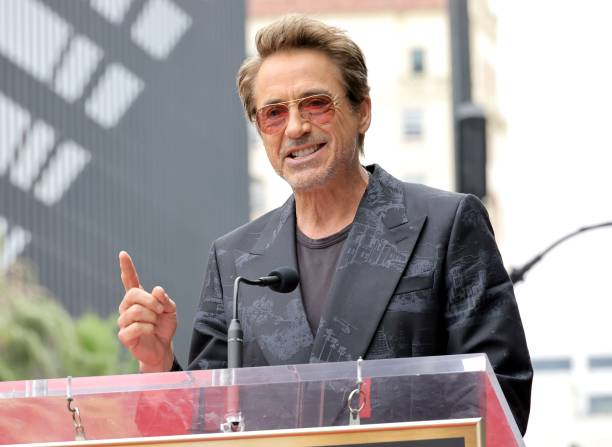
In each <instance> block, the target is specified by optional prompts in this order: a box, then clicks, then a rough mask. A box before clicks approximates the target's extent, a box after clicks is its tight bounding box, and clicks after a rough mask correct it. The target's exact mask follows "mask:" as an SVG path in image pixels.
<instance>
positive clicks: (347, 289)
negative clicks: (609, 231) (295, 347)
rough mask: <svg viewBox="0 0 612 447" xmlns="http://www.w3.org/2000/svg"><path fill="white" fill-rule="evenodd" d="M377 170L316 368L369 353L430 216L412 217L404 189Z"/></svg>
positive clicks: (333, 296)
mask: <svg viewBox="0 0 612 447" xmlns="http://www.w3.org/2000/svg"><path fill="white" fill-rule="evenodd" d="M381 171H382V170H381V169H380V168H379V167H376V168H375V171H374V173H373V174H372V176H371V177H370V182H369V185H368V188H367V190H366V194H365V195H364V197H363V199H362V201H361V203H360V205H359V208H358V210H357V214H356V216H355V220H354V222H353V226H352V228H351V231H350V232H349V235H348V237H347V239H346V241H345V242H344V248H343V250H342V254H341V255H340V259H339V262H338V265H337V267H336V273H335V275H334V279H333V281H332V286H331V290H330V293H329V295H328V300H327V303H326V305H325V308H324V310H323V315H322V317H321V322H320V324H319V329H318V331H317V334H316V336H315V340H314V345H313V347H312V352H311V354H310V362H327V361H349V360H355V359H357V358H359V357H360V356H365V353H366V351H367V349H368V346H369V345H370V343H371V341H372V338H373V337H374V335H375V333H376V329H377V327H378V325H379V323H380V320H381V319H382V317H383V315H384V313H385V311H386V309H387V305H388V303H389V300H390V298H391V296H392V294H393V291H394V290H395V287H396V285H397V283H398V281H399V279H400V277H401V276H402V272H404V270H405V267H406V264H407V263H408V260H409V259H410V256H411V254H412V251H413V249H414V246H415V245H416V242H417V240H418V237H419V234H420V233H421V229H422V227H423V224H424V223H425V220H426V216H424V215H422V216H408V213H407V210H406V208H405V205H404V197H403V193H402V191H401V186H400V185H397V183H396V182H397V181H396V180H394V179H393V178H392V177H391V176H389V175H388V174H387V173H386V172H384V171H382V172H381Z"/></svg>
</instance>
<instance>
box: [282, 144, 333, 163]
mask: <svg viewBox="0 0 612 447" xmlns="http://www.w3.org/2000/svg"><path fill="white" fill-rule="evenodd" d="M323 146H325V143H321V144H318V145H316V146H310V147H308V148H306V149H301V150H299V151H295V152H292V153H291V154H289V158H293V159H298V158H303V157H308V156H309V155H312V154H314V153H315V152H317V151H318V150H319V149H321V148H322V147H323Z"/></svg>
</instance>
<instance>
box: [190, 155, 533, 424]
mask: <svg viewBox="0 0 612 447" xmlns="http://www.w3.org/2000/svg"><path fill="white" fill-rule="evenodd" d="M367 169H368V171H369V172H370V174H371V175H370V181H369V184H368V187H367V189H366V192H365V194H364V197H363V198H362V200H361V203H360V205H359V208H358V210H357V213H356V215H355V220H354V222H353V225H352V227H351V229H350V232H349V235H348V237H347V239H346V241H345V243H344V247H343V251H342V253H341V254H340V257H339V260H338V264H337V267H336V272H335V274H334V277H333V281H332V285H331V289H330V292H329V296H328V298H327V301H326V304H325V307H324V309H323V313H322V316H321V321H320V324H319V327H318V330H317V332H316V333H315V334H313V333H312V331H311V329H310V326H309V324H308V321H307V319H306V314H305V311H304V307H303V304H302V297H301V293H300V288H299V287H298V288H297V289H296V290H295V291H294V292H292V293H289V294H279V293H276V292H273V291H271V290H269V289H266V288H260V287H248V286H245V287H242V288H241V289H240V297H239V308H238V310H239V318H240V320H241V322H242V326H243V329H244V366H265V365H279V364H298V363H309V362H330V361H347V360H356V359H357V358H359V357H360V356H362V357H363V358H364V359H382V358H396V357H412V356H429V355H446V354H465V353H476V352H484V353H486V354H487V355H488V357H489V360H490V362H491V364H492V366H493V369H494V371H495V373H496V375H497V378H498V380H499V382H500V385H501V387H502V390H503V392H504V394H505V396H506V399H507V400H508V403H509V405H510V408H511V410H512V411H513V414H514V416H515V419H516V422H517V424H518V426H519V429H520V430H521V432H522V433H524V432H525V430H526V427H527V418H528V416H529V406H530V394H531V381H532V375H533V371H532V368H531V361H530V358H529V352H528V350H527V345H526V342H525V335H524V331H523V327H522V323H521V319H520V316H519V312H518V308H517V304H516V301H515V298H514V292H513V288H512V283H511V282H510V280H509V278H508V275H507V273H506V271H505V269H504V266H503V263H502V259H501V256H500V254H499V251H498V248H497V245H496V243H495V239H494V235H493V230H492V227H491V224H490V222H489V219H488V215H487V212H486V210H485V208H484V207H483V205H482V204H481V202H480V201H479V200H478V199H477V198H475V197H474V196H471V195H464V194H457V193H450V192H444V191H440V190H436V189H433V188H429V187H426V186H423V185H417V184H410V183H404V182H401V181H399V180H397V179H395V178H394V177H392V176H391V175H390V174H388V173H387V172H385V171H384V170H383V169H381V168H380V167H379V166H377V165H373V166H368V167H367ZM295 222H296V219H295V202H294V199H293V197H290V198H289V200H287V202H286V203H285V204H284V205H283V206H281V207H280V208H278V209H275V210H273V211H271V212H269V213H267V214H265V215H264V216H262V217H260V218H258V219H257V220H254V221H253V222H250V223H248V224H246V225H244V226H242V227H240V228H238V229H236V230H234V231H232V232H231V233H229V234H227V235H225V236H223V237H221V238H219V239H218V240H216V241H215V242H214V244H213V246H212V248H211V252H210V257H209V262H208V269H207V273H206V276H205V281H204V288H203V291H202V296H201V299H200V302H199V305H198V309H197V313H196V316H195V322H194V328H193V337H192V341H191V349H190V355H189V369H208V368H225V367H226V356H227V345H226V339H227V337H226V331H227V327H228V325H229V321H230V320H231V316H232V307H233V304H232V292H233V281H234V279H235V277H236V276H237V275H240V276H244V277H247V278H255V277H259V276H264V275H267V274H268V273H269V272H270V271H272V270H274V269H275V268H276V267H280V266H290V267H293V268H295V269H296V270H298V266H297V258H296V248H295V225H296V224H295Z"/></svg>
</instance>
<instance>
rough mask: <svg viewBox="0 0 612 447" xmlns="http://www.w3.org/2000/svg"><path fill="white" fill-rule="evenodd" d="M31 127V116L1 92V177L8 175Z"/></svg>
mask: <svg viewBox="0 0 612 447" xmlns="http://www.w3.org/2000/svg"><path fill="white" fill-rule="evenodd" d="M29 125H30V114H29V113H28V112H27V111H26V110H24V109H23V108H21V107H19V106H18V105H17V104H15V103H14V102H13V101H11V100H10V99H9V98H7V97H6V96H4V95H3V94H2V93H1V92H0V176H3V175H5V174H6V171H7V169H8V167H9V165H10V163H11V162H12V161H13V158H14V157H15V152H16V150H17V147H18V146H19V145H20V144H21V140H22V139H23V135H24V133H25V131H26V130H27V129H28V127H29Z"/></svg>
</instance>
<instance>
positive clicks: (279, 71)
mask: <svg viewBox="0 0 612 447" xmlns="http://www.w3.org/2000/svg"><path fill="white" fill-rule="evenodd" d="M320 93H324V94H328V95H330V96H332V97H337V96H340V95H342V94H343V93H344V87H343V84H342V75H341V73H340V70H339V68H338V67H337V66H336V64H335V63H334V62H333V61H332V60H331V58H330V57H329V56H327V55H326V54H325V53H322V52H320V51H316V50H291V51H283V52H278V53H275V54H272V55H270V56H268V57H267V58H266V59H264V61H263V62H262V64H261V67H260V68H259V72H258V73H257V77H256V78H255V83H254V88H253V97H254V99H255V107H256V108H260V107H262V106H264V105H266V104H272V103H277V102H283V101H291V100H293V99H298V98H303V97H305V96H310V95H313V94H320Z"/></svg>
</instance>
